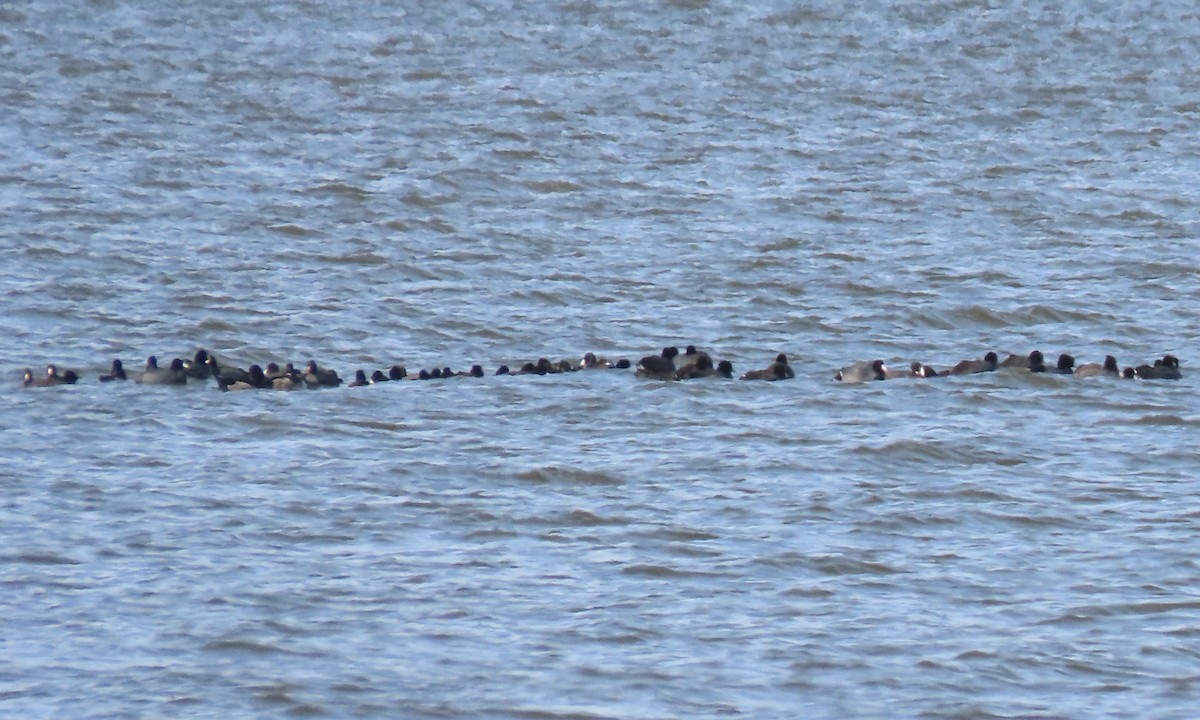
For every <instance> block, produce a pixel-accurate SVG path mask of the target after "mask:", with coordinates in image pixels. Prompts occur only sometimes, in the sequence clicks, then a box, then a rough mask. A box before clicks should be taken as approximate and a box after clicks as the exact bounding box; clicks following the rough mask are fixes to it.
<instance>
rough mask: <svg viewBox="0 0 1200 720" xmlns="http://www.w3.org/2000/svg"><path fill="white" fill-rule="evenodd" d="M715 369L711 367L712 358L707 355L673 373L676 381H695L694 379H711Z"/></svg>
mask: <svg viewBox="0 0 1200 720" xmlns="http://www.w3.org/2000/svg"><path fill="white" fill-rule="evenodd" d="M716 374H717V369H716V368H714V367H713V361H712V358H711V357H709V356H708V353H705V354H704V355H702V356H700V357H699V358H697V359H696V361H695V362H692V363H688V364H687V365H684V366H683V367H681V368H679V369H677V370H676V371H675V379H676V380H695V379H696V378H706V377H713V376H714V375H716Z"/></svg>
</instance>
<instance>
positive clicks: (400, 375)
mask: <svg viewBox="0 0 1200 720" xmlns="http://www.w3.org/2000/svg"><path fill="white" fill-rule="evenodd" d="M406 377H408V370H407V369H406V368H405V367H404V366H403V365H393V366H392V367H391V368H389V369H388V379H389V380H403V379H404V378H406Z"/></svg>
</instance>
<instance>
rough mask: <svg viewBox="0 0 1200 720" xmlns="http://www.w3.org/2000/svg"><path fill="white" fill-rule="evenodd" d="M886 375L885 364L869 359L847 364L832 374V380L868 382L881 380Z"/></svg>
mask: <svg viewBox="0 0 1200 720" xmlns="http://www.w3.org/2000/svg"><path fill="white" fill-rule="evenodd" d="M886 377H887V366H886V365H884V364H883V361H882V360H870V361H863V362H857V363H854V364H853V365H848V366H846V367H844V368H842V369H841V370H838V372H837V374H836V375H834V376H833V379H834V380H838V381H840V382H845V383H860V382H870V381H871V380H883V379H884V378H886Z"/></svg>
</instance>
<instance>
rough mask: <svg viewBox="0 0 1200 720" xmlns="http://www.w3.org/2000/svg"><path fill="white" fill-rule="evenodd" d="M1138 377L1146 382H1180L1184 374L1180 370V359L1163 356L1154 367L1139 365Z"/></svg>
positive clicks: (1155, 362) (1172, 356)
mask: <svg viewBox="0 0 1200 720" xmlns="http://www.w3.org/2000/svg"><path fill="white" fill-rule="evenodd" d="M1137 376H1138V377H1140V378H1142V379H1144V380H1179V379H1181V378H1182V377H1183V373H1182V372H1180V370H1179V358H1177V357H1175V356H1174V355H1163V356H1162V359H1161V360H1155V361H1154V364H1153V365H1139V366H1138V367H1137Z"/></svg>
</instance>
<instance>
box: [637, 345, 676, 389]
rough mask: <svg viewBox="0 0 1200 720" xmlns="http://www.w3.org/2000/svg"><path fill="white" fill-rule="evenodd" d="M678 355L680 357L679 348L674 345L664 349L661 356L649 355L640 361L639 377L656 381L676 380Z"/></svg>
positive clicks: (638, 367)
mask: <svg viewBox="0 0 1200 720" xmlns="http://www.w3.org/2000/svg"><path fill="white" fill-rule="evenodd" d="M677 355H679V348H677V347H675V346H674V345H672V346H670V347H665V348H663V351H662V353H661V354H659V355H647V356H646V357H644V358H642V359H641V360H639V361H638V365H637V376H638V377H644V378H651V379H654V380H672V379H674V378H675V357H676V356H677Z"/></svg>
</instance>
